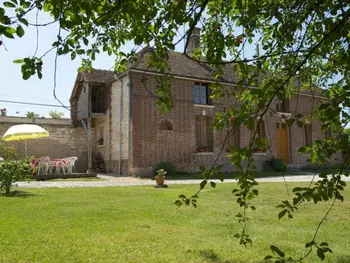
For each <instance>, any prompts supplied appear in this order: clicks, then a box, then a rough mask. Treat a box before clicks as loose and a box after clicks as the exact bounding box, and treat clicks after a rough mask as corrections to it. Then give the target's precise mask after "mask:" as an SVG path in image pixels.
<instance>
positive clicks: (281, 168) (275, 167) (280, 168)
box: [264, 158, 287, 172]
mask: <svg viewBox="0 0 350 263" xmlns="http://www.w3.org/2000/svg"><path fill="white" fill-rule="evenodd" d="M264 170H265V171H266V172H271V171H275V172H286V171H287V164H286V163H285V162H284V161H283V160H281V159H275V158H272V159H270V160H268V161H266V162H265V167H264Z"/></svg>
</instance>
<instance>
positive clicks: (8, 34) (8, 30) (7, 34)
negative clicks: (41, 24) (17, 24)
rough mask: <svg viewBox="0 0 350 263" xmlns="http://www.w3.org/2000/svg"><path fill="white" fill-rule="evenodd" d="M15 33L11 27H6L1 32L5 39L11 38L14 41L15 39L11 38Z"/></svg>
mask: <svg viewBox="0 0 350 263" xmlns="http://www.w3.org/2000/svg"><path fill="white" fill-rule="evenodd" d="M15 32H16V30H15V29H13V28H12V27H7V28H6V29H5V31H4V32H3V34H4V36H5V37H7V38H12V39H14V38H15V37H14V36H13V34H14V33H15Z"/></svg>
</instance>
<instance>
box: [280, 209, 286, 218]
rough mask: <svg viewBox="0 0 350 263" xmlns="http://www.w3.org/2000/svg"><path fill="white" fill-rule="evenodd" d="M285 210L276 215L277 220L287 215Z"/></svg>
mask: <svg viewBox="0 0 350 263" xmlns="http://www.w3.org/2000/svg"><path fill="white" fill-rule="evenodd" d="M287 211H288V210H287V209H284V210H282V211H281V212H279V213H278V219H281V218H282V217H284V215H285V214H286V213H287Z"/></svg>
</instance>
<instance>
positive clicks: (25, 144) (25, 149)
mask: <svg viewBox="0 0 350 263" xmlns="http://www.w3.org/2000/svg"><path fill="white" fill-rule="evenodd" d="M24 152H25V156H26V159H27V157H28V153H27V140H24Z"/></svg>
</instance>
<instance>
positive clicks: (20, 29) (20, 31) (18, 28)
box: [16, 25, 24, 37]
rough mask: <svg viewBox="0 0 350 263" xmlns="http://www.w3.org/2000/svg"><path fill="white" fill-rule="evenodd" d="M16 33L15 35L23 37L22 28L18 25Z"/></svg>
mask: <svg viewBox="0 0 350 263" xmlns="http://www.w3.org/2000/svg"><path fill="white" fill-rule="evenodd" d="M16 33H17V36H19V37H23V35H24V30H23V28H22V26H21V25H18V26H17V29H16Z"/></svg>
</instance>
